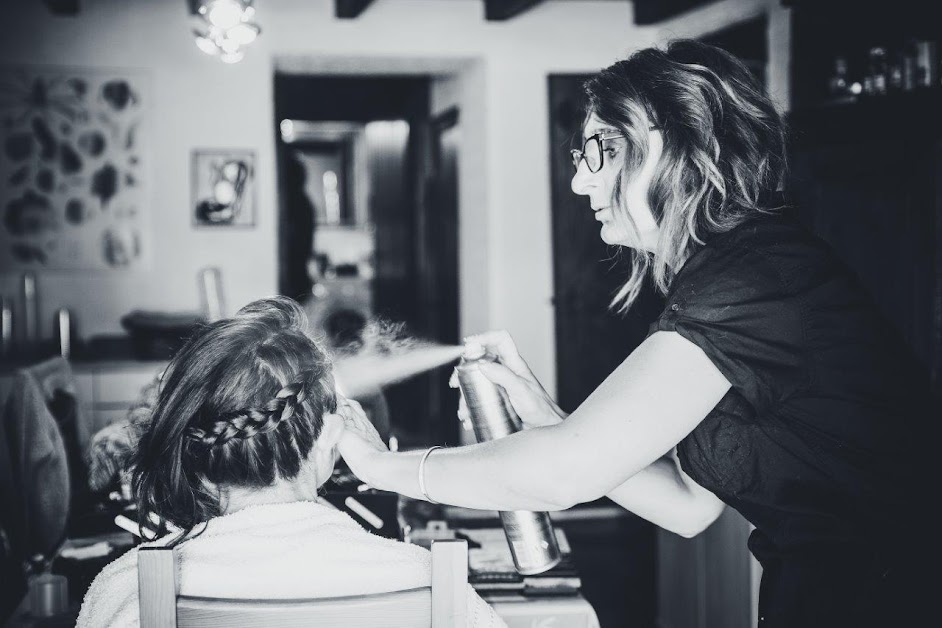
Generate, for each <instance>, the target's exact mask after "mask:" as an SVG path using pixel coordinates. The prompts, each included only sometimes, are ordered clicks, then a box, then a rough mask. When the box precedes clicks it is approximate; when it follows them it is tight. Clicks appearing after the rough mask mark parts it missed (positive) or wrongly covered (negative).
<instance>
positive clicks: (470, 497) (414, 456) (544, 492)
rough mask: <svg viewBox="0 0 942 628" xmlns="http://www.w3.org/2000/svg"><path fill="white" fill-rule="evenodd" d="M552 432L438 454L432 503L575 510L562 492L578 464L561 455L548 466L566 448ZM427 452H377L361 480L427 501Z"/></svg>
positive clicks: (432, 465)
mask: <svg viewBox="0 0 942 628" xmlns="http://www.w3.org/2000/svg"><path fill="white" fill-rule="evenodd" d="M550 430H551V428H535V429H532V430H528V431H526V432H521V433H519V434H513V435H511V436H508V437H506V438H502V439H500V440H496V441H491V442H487V443H479V444H477V445H470V446H467V447H459V448H455V449H454V450H450V449H436V450H435V451H433V452H432V453H431V455H430V456H429V457H428V458H427V459H426V461H425V468H424V476H425V487H426V490H427V492H428V497H430V498H431V499H433V500H435V501H438V502H442V503H445V504H451V505H455V506H463V507H465V508H475V509H480V510H535V511H542V510H563V509H565V508H568V507H570V506H571V505H573V503H575V502H573V501H571V500H570V499H565V498H564V496H565V493H564V492H562V491H560V490H559V486H560V484H561V482H560V480H558V479H557V477H556V476H557V475H558V476H560V477H562V476H564V475H565V474H566V473H567V471H566V470H567V468H568V465H571V464H573V462H572V461H567V460H565V459H564V458H565V456H560V459H558V460H556V461H555V462H554V463H553V464H547V460H546V454H545V452H546V451H548V450H549V451H552V450H554V449H556V450H559V449H560V447H561V443H556V442H554V438H556V437H557V436H556V435H554V434H552V433H550ZM423 453H424V451H417V452H408V453H391V452H377V453H376V454H375V458H374V459H373V461H371V462H370V464H369V465H367V468H368V469H369V473H368V477H362V478H361V479H362V480H363V481H365V482H366V483H367V484H369V485H371V486H374V487H376V488H379V489H383V490H392V491H396V492H399V493H402V494H403V495H407V496H409V497H414V498H418V499H424V498H425V496H423V495H422V492H421V490H420V488H419V462H420V461H421V458H422V454H423Z"/></svg>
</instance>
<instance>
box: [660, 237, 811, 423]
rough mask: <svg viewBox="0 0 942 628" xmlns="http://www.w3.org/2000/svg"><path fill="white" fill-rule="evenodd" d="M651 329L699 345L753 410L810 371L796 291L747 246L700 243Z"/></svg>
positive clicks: (790, 388) (777, 398)
mask: <svg viewBox="0 0 942 628" xmlns="http://www.w3.org/2000/svg"><path fill="white" fill-rule="evenodd" d="M653 330H654V331H675V332H677V333H678V334H680V335H681V336H683V337H684V338H686V339H687V340H689V341H690V342H692V343H694V344H695V345H697V346H698V347H700V348H701V349H702V350H703V352H704V353H705V354H706V355H707V357H709V358H710V360H711V361H712V362H713V364H714V365H715V366H716V368H717V369H719V371H720V372H721V373H723V375H724V376H725V377H726V379H727V380H728V381H729V383H730V384H731V385H732V387H733V389H734V390H736V391H737V392H739V393H740V394H741V395H742V396H743V397H745V399H746V400H747V401H748V402H749V403H750V404H751V405H752V406H753V407H754V408H755V409H756V411H760V412H761V411H763V410H766V409H768V408H769V407H772V406H774V405H775V404H777V403H778V402H780V401H781V400H783V399H784V398H786V397H788V396H789V395H790V394H792V393H793V392H795V391H796V390H798V389H799V388H801V387H802V386H804V385H806V383H807V381H808V379H809V373H808V368H807V364H808V361H807V358H806V355H807V348H806V342H805V338H804V330H803V315H802V295H801V294H800V292H796V291H795V290H794V289H793V288H792V287H790V286H788V285H786V282H785V281H784V280H783V279H782V277H781V274H780V273H779V272H778V270H777V268H776V266H775V264H774V261H773V260H770V259H769V258H768V257H766V256H763V255H761V254H759V253H757V252H754V251H751V250H749V249H745V248H739V247H727V248H719V249H717V250H711V249H710V248H707V249H704V250H702V251H701V252H700V253H699V254H697V255H695V256H694V257H693V258H691V259H690V260H688V262H687V265H686V266H685V267H684V268H683V269H682V272H681V274H680V275H679V276H678V277H677V278H676V280H675V285H674V286H673V287H672V289H671V292H670V295H669V296H668V299H667V304H666V307H665V309H664V312H663V313H662V314H661V316H660V317H659V318H658V320H657V322H656V323H655V324H654V326H653Z"/></svg>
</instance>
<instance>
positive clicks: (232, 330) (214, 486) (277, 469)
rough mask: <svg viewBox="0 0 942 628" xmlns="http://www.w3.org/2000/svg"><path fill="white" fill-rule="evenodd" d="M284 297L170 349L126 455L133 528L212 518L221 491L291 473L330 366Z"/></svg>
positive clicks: (329, 405)
mask: <svg viewBox="0 0 942 628" xmlns="http://www.w3.org/2000/svg"><path fill="white" fill-rule="evenodd" d="M306 329H307V320H306V317H305V315H304V311H303V310H302V309H301V308H300V306H299V305H298V304H297V303H295V302H294V301H292V300H291V299H287V298H283V297H275V298H270V299H262V300H260V301H255V302H253V303H251V304H249V305H247V306H246V307H244V308H242V309H241V310H239V312H238V313H237V314H236V315H235V316H233V317H232V318H227V319H222V320H219V321H216V322H213V323H210V324H207V325H205V326H204V327H202V328H201V329H200V330H198V331H197V332H196V333H195V334H194V335H193V336H192V337H191V338H189V339H188V340H187V342H186V343H185V344H184V346H183V347H182V348H181V349H180V350H179V351H178V352H177V354H176V355H175V356H174V358H173V360H172V361H171V363H170V365H169V367H168V368H167V370H166V372H165V373H164V377H163V379H162V381H161V385H160V391H159V393H158V396H157V403H156V405H155V407H154V412H153V416H152V418H151V420H150V422H149V424H148V425H147V427H146V429H145V431H144V432H143V434H142V436H141V438H140V441H139V443H138V447H137V450H136V452H135V453H134V455H133V459H132V471H133V486H134V493H135V496H136V499H137V505H138V517H139V525H141V526H142V527H143V526H145V525H147V523H146V522H147V518H148V515H149V514H151V513H153V514H154V515H157V516H158V517H160V518H162V519H164V520H166V521H168V522H170V523H172V524H174V525H175V526H177V527H179V528H181V529H182V531H183V533H182V534H181V535H180V538H183V537H184V536H186V535H187V534H188V533H189V532H190V531H191V530H192V529H193V528H194V527H195V526H196V525H197V524H199V523H202V522H205V521H207V520H209V519H210V518H212V517H215V516H218V515H220V514H222V510H223V504H222V499H223V495H224V491H225V489H226V488H227V487H235V486H239V487H248V488H263V487H266V486H271V485H272V484H273V483H274V482H275V480H276V479H278V478H282V479H286V480H290V479H293V478H295V477H297V475H298V473H299V472H300V471H301V468H302V465H303V462H304V460H305V459H306V458H307V456H308V454H310V452H311V449H312V448H313V446H314V442H315V441H316V440H317V438H318V437H319V436H320V432H321V429H322V427H323V416H324V414H325V413H330V412H334V411H336V408H337V399H336V392H335V386H334V379H333V375H332V372H331V364H330V360H329V358H328V356H327V354H326V353H325V351H324V350H323V349H322V348H321V347H320V346H319V345H318V344H317V343H316V342H315V341H314V340H312V339H311V338H310V337H309V336H308V335H307V333H306V332H305V330H306Z"/></svg>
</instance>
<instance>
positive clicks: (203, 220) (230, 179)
mask: <svg viewBox="0 0 942 628" xmlns="http://www.w3.org/2000/svg"><path fill="white" fill-rule="evenodd" d="M192 165H193V172H192V175H191V176H192V177H193V181H192V184H193V224H194V225H196V226H199V227H209V226H234V227H254V226H255V153H254V152H253V151H251V150H234V149H233V150H228V149H226V150H205V149H201V150H194V151H193V156H192Z"/></svg>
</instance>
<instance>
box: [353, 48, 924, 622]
mask: <svg viewBox="0 0 942 628" xmlns="http://www.w3.org/2000/svg"><path fill="white" fill-rule="evenodd" d="M585 90H586V93H587V95H588V103H589V106H588V115H587V117H586V120H585V126H584V131H583V138H584V139H583V145H582V148H581V150H574V151H572V156H573V165H574V166H575V168H576V172H575V174H574V176H573V179H572V189H573V191H574V192H575V193H576V194H580V195H584V196H586V197H588V200H589V205H590V206H591V208H592V211H593V216H594V218H595V220H597V221H598V222H599V223H601V229H600V236H601V238H602V240H604V241H605V242H607V243H608V244H611V245H615V246H619V247H624V248H625V250H626V251H627V252H628V253H629V254H630V255H631V258H632V261H633V263H632V270H631V273H630V275H629V276H628V277H627V279H626V281H625V283H624V285H623V286H622V288H621V289H620V291H619V292H618V293H617V294H616V295H615V299H614V302H613V307H614V308H615V309H617V310H619V311H622V312H624V311H626V310H627V309H628V308H630V307H631V305H632V303H633V302H634V301H635V299H636V298H637V296H638V293H639V290H640V288H641V286H642V283H643V282H644V281H645V280H646V279H650V280H651V282H652V283H653V285H654V286H656V287H657V289H659V290H660V291H661V292H662V293H663V294H664V295H665V297H666V305H665V308H664V310H663V312H662V313H661V314H660V316H658V318H657V319H656V320H655V321H654V322H653V325H652V326H651V333H650V335H649V336H648V337H647V338H646V339H645V340H644V342H643V343H642V344H641V345H640V346H639V347H638V348H637V349H635V351H633V352H632V353H631V355H629V356H628V358H627V359H626V360H625V361H624V362H623V363H622V364H621V365H620V366H619V367H618V368H616V369H615V371H614V372H612V373H611V375H609V377H608V378H607V379H606V380H605V381H604V382H603V383H602V384H601V385H600V386H599V387H598V389H597V390H595V391H594V392H593V393H592V394H591V395H590V396H589V398H588V399H586V401H585V402H584V403H583V404H582V405H581V406H579V408H577V409H576V410H575V411H574V412H573V413H572V414H570V415H568V416H567V415H566V414H565V413H564V412H563V411H562V410H560V408H559V407H558V406H557V405H556V404H555V403H554V402H553V400H552V399H551V398H550V397H549V395H548V394H547V393H546V391H545V390H544V389H543V387H542V386H541V385H540V383H539V382H538V381H537V380H536V378H535V377H534V376H533V373H532V372H531V371H530V369H529V368H528V366H527V364H526V362H525V361H524V360H523V359H522V358H521V357H520V355H519V354H518V352H517V350H516V348H515V346H514V343H513V341H512V340H511V338H510V336H509V335H508V334H507V333H506V332H492V333H488V334H483V335H481V336H478V337H475V338H474V340H476V341H478V342H480V343H482V344H485V345H487V346H488V348H490V349H491V350H492V351H494V352H495V353H497V354H498V355H499V356H500V358H501V361H502V365H493V366H490V367H489V368H484V369H483V370H484V371H485V374H486V375H487V376H488V377H489V378H490V379H492V380H493V381H494V382H496V383H498V384H500V385H501V386H503V387H504V388H505V389H506V391H507V393H508V396H509V399H510V401H511V403H512V404H513V406H514V408H515V410H516V411H517V413H518V414H519V415H520V417H521V418H522V419H523V421H524V422H525V423H526V424H527V426H528V427H530V428H531V429H528V430H526V431H524V432H520V433H518V434H514V435H512V436H509V437H507V438H503V439H500V440H498V441H492V442H487V443H481V444H477V445H472V446H468V447H456V448H449V449H441V448H435V449H434V451H433V450H427V451H425V452H415V453H400V454H396V453H389V452H386V451H381V450H379V449H377V448H375V447H373V446H371V445H370V443H369V442H367V441H365V440H362V439H360V438H358V437H357V435H356V432H354V431H350V432H348V433H347V434H345V436H344V437H343V438H342V440H341V445H340V448H341V453H342V455H343V456H344V458H345V459H346V461H347V462H348V463H349V464H350V466H351V467H352V468H353V470H354V471H355V472H356V473H357V475H359V476H360V477H361V478H362V479H363V480H364V481H365V482H367V483H369V484H371V485H373V486H376V487H379V488H384V489H389V490H395V491H398V492H400V493H403V494H406V495H409V496H412V497H416V498H423V499H427V500H430V501H431V500H434V501H436V502H442V503H446V504H454V505H459V506H465V507H470V508H480V509H489V510H537V511H539V510H558V509H564V508H568V507H570V506H572V505H574V504H578V503H581V502H587V501H591V500H594V499H597V498H599V497H601V496H603V495H604V496H608V497H609V498H611V499H612V500H613V501H615V502H617V503H618V504H621V505H622V506H624V507H625V508H627V509H628V510H630V511H632V512H634V513H635V514H637V515H639V516H641V517H644V518H645V519H648V520H649V521H652V522H654V523H655V524H657V525H659V526H661V527H663V528H666V529H667V530H670V531H672V532H675V533H677V534H680V535H683V536H686V537H691V536H694V535H696V534H698V533H699V532H701V531H702V530H704V529H705V528H706V527H707V526H709V525H710V523H712V522H713V521H714V520H715V519H716V518H717V516H718V515H719V514H720V512H721V511H722V509H723V507H724V504H726V505H730V506H732V507H733V508H735V509H736V510H738V511H739V512H740V513H742V515H743V516H744V517H745V518H746V519H748V520H749V521H750V522H751V523H752V524H753V525H754V526H755V528H756V530H755V531H754V532H753V534H752V536H751V537H750V540H749V548H750V550H751V551H752V552H753V553H754V554H755V556H756V557H757V558H758V559H759V561H760V562H761V563H762V566H763V580H762V586H761V593H760V600H759V606H760V608H759V616H760V625H763V626H782V627H786V626H787V627H802V628H808V627H811V626H851V625H852V626H869V625H880V626H891V625H892V626H904V625H905V626H915V625H920V623H919V621H920V620H921V619H922V616H921V614H920V612H919V604H918V602H919V601H920V600H922V599H926V598H921V597H920V596H919V595H918V593H917V586H916V582H915V579H914V576H913V574H914V573H917V572H916V570H914V569H912V564H913V563H912V561H913V558H914V557H916V556H919V555H921V553H922V552H923V550H924V548H923V547H922V545H923V542H922V540H921V539H920V540H917V537H914V536H913V535H912V532H911V531H910V530H909V526H911V525H912V524H913V523H915V522H916V521H919V512H920V511H919V505H920V504H922V503H923V502H925V501H926V499H925V498H926V497H927V496H928V494H929V493H928V491H927V488H926V483H925V481H924V478H926V477H928V475H927V473H926V470H925V468H924V465H922V463H921V462H920V460H921V459H922V458H921V456H920V455H919V453H918V452H919V450H920V449H921V448H920V446H919V444H920V439H924V438H926V437H927V434H928V425H929V421H930V419H935V420H938V418H939V417H938V415H934V416H933V415H930V412H929V409H928V406H929V388H928V381H927V379H926V378H925V377H924V373H923V372H922V371H921V369H920V368H919V366H918V365H917V363H916V362H915V360H914V359H913V358H912V357H911V356H910V355H909V353H908V352H907V351H906V350H905V349H904V347H903V345H902V343H901V342H900V341H898V340H897V339H896V335H895V334H893V333H892V332H891V330H890V329H889V327H888V325H887V324H886V323H885V322H884V320H883V319H882V317H881V316H880V315H879V314H878V313H877V311H876V309H875V307H874V305H873V304H872V303H871V301H870V300H869V299H868V298H867V296H866V295H865V294H864V292H863V290H862V288H861V287H860V286H859V285H858V283H857V281H856V280H855V278H854V277H853V276H852V274H851V273H850V272H849V271H848V270H847V269H845V268H844V267H843V266H842V265H841V264H840V263H838V261H837V260H836V259H835V257H834V256H833V254H832V253H831V252H830V251H829V250H828V249H827V247H826V246H825V245H824V244H823V243H822V242H821V241H819V240H817V239H815V238H814V237H812V236H811V235H810V234H808V233H807V232H806V231H804V230H803V229H802V228H801V227H800V226H799V225H798V224H796V223H794V222H792V221H791V220H790V219H789V218H787V217H785V216H784V215H783V211H782V210H783V209H784V208H783V207H782V204H781V201H780V200H778V197H777V195H776V190H777V189H778V188H779V187H780V185H781V183H782V180H783V177H784V170H785V133H784V128H783V123H782V120H781V119H780V117H779V114H778V113H777V112H776V110H775V109H774V107H773V105H772V103H771V102H770V100H769V99H768V97H767V96H766V95H765V94H764V93H763V90H762V89H761V88H760V87H759V86H758V84H757V83H756V81H755V80H754V79H753V77H752V76H751V74H750V73H749V71H748V70H747V68H746V67H745V66H744V65H743V64H742V63H741V62H740V61H738V60H737V59H735V58H734V57H732V56H731V55H729V54H727V53H725V52H723V51H721V50H719V49H717V48H713V47H710V46H707V45H704V44H700V43H697V42H691V41H678V42H674V43H672V44H671V45H669V46H668V47H667V48H666V49H665V50H660V49H645V50H641V51H639V52H637V53H635V54H633V55H632V56H631V57H629V58H628V59H626V60H624V61H619V62H618V63H615V64H614V65H612V66H611V67H608V68H606V69H605V70H603V71H601V72H600V73H599V74H598V75H597V76H595V77H594V78H592V79H591V80H589V81H588V82H587V83H586V85H585ZM875 253H876V252H875ZM613 341H617V340H616V339H613ZM347 419H348V421H350V422H362V418H358V417H356V416H349V417H347ZM907 613H908V614H907Z"/></svg>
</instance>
